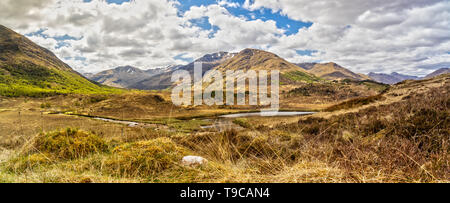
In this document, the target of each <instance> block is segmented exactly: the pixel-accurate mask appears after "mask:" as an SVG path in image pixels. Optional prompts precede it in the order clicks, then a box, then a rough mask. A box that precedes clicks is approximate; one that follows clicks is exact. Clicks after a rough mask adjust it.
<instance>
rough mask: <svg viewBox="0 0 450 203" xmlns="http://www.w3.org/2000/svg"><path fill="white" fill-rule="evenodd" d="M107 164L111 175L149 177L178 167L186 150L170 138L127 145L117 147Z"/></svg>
mask: <svg viewBox="0 0 450 203" xmlns="http://www.w3.org/2000/svg"><path fill="white" fill-rule="evenodd" d="M112 153H113V154H112V156H111V157H110V158H109V160H107V161H106V162H105V165H106V166H105V167H106V168H107V169H106V170H108V171H109V173H112V174H116V175H120V176H127V177H128V176H143V177H149V176H154V175H157V174H158V173H160V172H162V171H164V170H166V169H170V168H172V167H174V166H177V165H178V163H179V161H180V160H181V159H182V158H183V155H184V153H185V150H184V149H183V148H181V147H179V146H177V145H176V144H175V143H174V142H172V140H170V139H169V138H156V139H153V140H149V141H140V142H135V143H127V144H123V145H120V146H118V147H116V148H115V149H114V150H113V152H112Z"/></svg>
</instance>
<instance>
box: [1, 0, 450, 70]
mask: <svg viewBox="0 0 450 203" xmlns="http://www.w3.org/2000/svg"><path fill="white" fill-rule="evenodd" d="M179 4H180V3H179V2H177V1H173V0H171V1H169V0H152V1H146V0H135V1H133V2H131V3H123V4H121V5H117V4H108V3H106V2H105V1H103V0H93V1H91V2H89V3H85V2H83V0H36V1H28V0H2V1H1V2H0V24H3V25H5V26H8V27H10V28H12V29H14V30H16V31H18V32H20V33H22V34H26V33H31V32H36V31H38V30H42V29H44V32H43V34H44V35H46V36H48V37H50V38H45V37H42V36H33V37H30V38H31V39H32V40H33V41H35V42H36V43H38V44H40V45H42V46H44V47H46V48H49V49H50V50H52V51H53V52H55V53H56V54H57V55H58V56H59V57H60V58H62V59H63V60H64V61H65V62H67V63H68V64H70V65H71V66H72V67H73V68H75V69H76V70H80V71H87V72H93V71H100V70H104V69H108V68H112V67H116V66H123V65H135V66H138V67H142V68H154V67H161V66H166V65H170V64H175V63H180V62H182V61H180V60H177V59H174V57H175V56H178V55H180V54H185V55H183V57H185V58H197V57H199V56H201V55H203V54H206V53H211V52H217V51H239V50H241V49H244V48H247V47H252V48H261V49H266V50H268V51H272V52H274V53H276V54H278V55H280V56H282V57H285V58H287V59H288V60H290V61H293V62H310V61H334V62H337V63H339V64H341V65H344V66H346V67H349V68H350V69H352V70H354V71H357V72H364V73H367V72H369V71H377V72H391V71H397V72H401V73H410V74H421V75H423V74H426V73H428V72H430V71H432V70H431V69H430V67H433V64H438V65H439V64H440V65H442V64H446V62H449V61H450V55H449V54H448V53H449V51H450V50H449V47H450V37H449V36H450V12H449V11H450V3H449V1H438V0H393V1H378V0H345V1H344V0H342V1H328V0H316V1H310V0H277V1H273V0H256V1H252V2H250V1H249V0H246V1H245V3H244V4H243V5H239V4H238V3H235V2H232V1H230V0H220V1H217V4H213V5H209V6H199V7H196V6H194V7H191V8H190V10H189V11H187V12H185V13H184V14H180V13H179V11H178V10H177V8H176V5H179ZM238 6H243V7H245V8H247V9H249V10H251V11H255V12H260V11H262V10H261V9H262V8H268V9H271V10H272V12H280V13H281V14H282V15H286V16H288V17H289V18H291V19H294V20H299V21H304V22H312V23H313V25H312V26H311V27H310V28H302V29H300V30H299V32H298V33H297V34H294V35H289V36H287V35H285V34H284V33H285V31H284V30H282V29H279V28H277V25H276V22H275V21H273V20H261V19H258V18H256V16H255V15H254V14H253V16H254V17H252V15H251V14H250V17H249V18H250V19H247V18H245V17H242V16H234V15H232V14H230V13H229V12H228V11H227V8H237V7H238ZM200 18H204V19H206V21H207V23H209V24H211V25H212V26H213V27H214V28H218V29H214V30H213V29H211V30H204V29H202V28H200V27H197V26H195V24H193V23H192V22H191V21H190V20H193V19H200ZM205 23H206V22H205ZM66 35H68V36H71V37H73V38H75V39H66V40H65V43H66V44H68V45H69V46H62V47H58V41H57V40H55V39H53V38H54V37H62V36H66ZM296 50H317V52H315V53H313V54H312V55H311V56H300V55H298V54H297V53H296ZM84 58H85V60H80V59H84ZM417 67H427V68H417Z"/></svg>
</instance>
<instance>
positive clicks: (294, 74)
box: [214, 49, 320, 83]
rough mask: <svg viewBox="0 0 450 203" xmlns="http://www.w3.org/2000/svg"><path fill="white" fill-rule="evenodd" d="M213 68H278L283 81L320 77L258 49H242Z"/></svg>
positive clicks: (317, 79) (303, 80)
mask: <svg viewBox="0 0 450 203" xmlns="http://www.w3.org/2000/svg"><path fill="white" fill-rule="evenodd" d="M214 69H215V70H218V71H221V72H225V71H227V70H234V71H237V70H242V71H244V72H245V71H248V70H255V71H259V70H266V71H271V70H279V71H280V73H281V74H280V77H281V78H280V80H281V81H282V82H283V83H298V82H300V83H309V82H314V81H319V80H320V78H318V77H316V76H314V75H312V74H310V73H308V72H307V71H305V70H304V69H301V68H299V67H298V66H296V65H294V64H292V63H289V62H287V61H286V60H284V59H282V58H280V57H279V56H277V55H275V54H273V53H270V52H266V51H263V50H258V49H244V50H242V51H241V52H239V53H238V54H237V55H236V56H234V57H233V58H231V59H229V60H227V61H225V62H224V63H222V64H220V65H219V66H217V67H216V68H214Z"/></svg>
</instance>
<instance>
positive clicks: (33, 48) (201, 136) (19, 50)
mask: <svg viewBox="0 0 450 203" xmlns="http://www.w3.org/2000/svg"><path fill="white" fill-rule="evenodd" d="M0 33H1V35H0V45H1V49H0V182H52V183H53V182H62V183H68V182H70V183H73V182H75V183H91V182H94V183H102V182H106V183H114V182H121V183H123V182H149V183H161V182H163V183H180V182H181V183H192V182H196V183H197V182H199V183H218V182H219V183H229V182H239V183H248V182H252V183H267V182H272V183H279V182H287V183H298V182H336V183H343V182H344V183H345V182H358V183H359V182H433V183H440V182H448V181H449V180H450V174H449V171H450V162H449V153H448V152H449V150H450V145H449V140H450V137H449V135H450V132H449V131H450V120H449V118H450V111H449V105H450V103H449V101H450V100H449V98H450V95H449V89H450V74H448V73H446V72H445V71H438V72H437V73H436V74H433V75H432V77H431V76H430V77H425V78H409V79H408V80H405V81H401V82H395V84H391V85H388V84H383V83H380V82H376V81H373V80H372V78H371V77H369V76H367V75H364V74H359V73H354V72H352V71H350V70H348V69H346V68H344V67H342V66H340V65H338V64H336V63H332V62H330V63H323V64H321V63H308V64H306V63H304V64H293V63H290V62H288V61H286V60H285V59H283V58H281V57H279V56H277V55H276V54H273V53H270V52H267V51H263V50H258V49H244V50H242V51H240V52H238V53H228V52H219V53H215V54H207V55H205V56H204V57H202V58H199V59H197V60H195V61H197V62H203V63H204V69H203V70H204V72H206V71H207V70H217V71H220V72H225V71H227V70H234V71H236V70H243V71H248V70H255V71H261V70H268V71H269V70H280V73H281V74H280V84H279V85H280V95H279V98H280V112H279V115H277V116H255V114H258V113H259V112H260V109H262V108H264V106H262V105H255V106H251V105H230V106H228V105H212V106H207V105H198V106H187V105H184V106H176V105H174V104H173V101H171V88H173V87H174V85H175V84H173V83H172V82H171V74H172V73H173V72H174V71H176V70H185V71H188V72H189V73H191V74H192V73H193V67H194V65H193V63H190V64H188V65H185V66H172V67H168V68H164V69H155V70H141V69H138V68H136V67H132V66H122V67H118V68H116V69H114V70H107V71H104V72H101V73H98V74H94V75H90V76H89V78H90V79H87V78H85V77H84V76H82V75H81V74H79V73H77V72H76V71H74V70H73V69H71V68H70V67H69V66H68V65H67V64H65V63H64V62H62V61H61V60H59V59H58V58H57V57H56V56H55V55H54V54H52V53H51V52H50V51H48V50H46V49H44V48H42V47H40V46H38V45H36V44H34V43H33V42H31V41H30V40H28V39H27V38H26V37H25V36H22V35H19V34H17V33H15V32H14V31H12V30H10V29H8V28H6V27H3V26H1V27H0ZM412 79H414V80H412ZM93 80H95V81H93ZM188 155H189V156H200V157H202V158H204V159H206V160H208V162H207V163H204V164H201V165H196V166H190V165H185V164H183V163H182V162H181V160H182V158H183V157H185V156H188Z"/></svg>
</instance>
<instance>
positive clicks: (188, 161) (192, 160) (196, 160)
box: [181, 156, 208, 166]
mask: <svg viewBox="0 0 450 203" xmlns="http://www.w3.org/2000/svg"><path fill="white" fill-rule="evenodd" d="M206 163H208V160H206V159H205V158H203V157H199V156H185V157H183V159H182V160H181V164H183V165H185V166H198V165H204V164H206Z"/></svg>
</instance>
